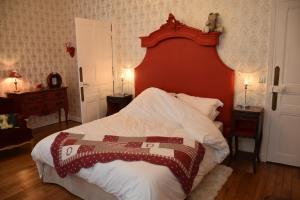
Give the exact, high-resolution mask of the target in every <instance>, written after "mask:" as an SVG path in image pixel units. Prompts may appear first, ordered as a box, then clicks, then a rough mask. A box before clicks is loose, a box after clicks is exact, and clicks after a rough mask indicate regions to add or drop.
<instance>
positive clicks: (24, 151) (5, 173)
mask: <svg viewBox="0 0 300 200" xmlns="http://www.w3.org/2000/svg"><path fill="white" fill-rule="evenodd" d="M75 125H78V123H75V122H70V123H69V127H71V126H75ZM65 128H66V125H65V124H64V123H62V124H54V125H50V126H47V127H43V128H39V129H36V130H34V137H35V141H36V142H37V141H39V140H40V139H41V138H43V137H45V136H47V135H49V134H51V133H54V132H57V131H59V130H63V129H65ZM231 167H232V168H233V169H234V172H233V174H232V176H231V177H230V178H229V179H228V181H227V183H226V184H225V185H224V187H223V188H222V190H221V191H220V192H219V195H218V197H217V200H263V199H264V198H265V197H270V198H267V199H268V200H283V199H289V200H300V169H299V168H295V167H289V166H284V165H278V164H272V163H260V164H258V167H257V173H256V174H252V173H251V162H250V161H247V160H234V161H232V163H231ZM271 197H274V198H271ZM275 197H276V198H275ZM0 199H7V200H18V199H26V200H35V199H37V200H47V199H51V200H53V199H55V200H68V199H79V198H77V197H75V196H73V195H72V194H70V193H69V192H67V191H66V190H65V189H63V188H61V187H60V186H56V185H54V184H43V183H42V182H41V180H40V179H39V177H38V173H37V170H36V167H35V164H34V162H33V161H32V159H31V156H30V146H29V145H28V146H24V147H20V148H17V149H14V150H10V151H2V152H0Z"/></svg>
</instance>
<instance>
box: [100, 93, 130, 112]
mask: <svg viewBox="0 0 300 200" xmlns="http://www.w3.org/2000/svg"><path fill="white" fill-rule="evenodd" d="M131 101H132V95H131V94H125V95H113V96H107V97H106V102H107V113H106V116H109V115H112V114H115V113H117V112H119V111H120V110H121V109H122V108H124V107H125V106H127V105H128V104H129V103H130V102H131Z"/></svg>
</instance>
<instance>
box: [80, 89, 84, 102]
mask: <svg viewBox="0 0 300 200" xmlns="http://www.w3.org/2000/svg"><path fill="white" fill-rule="evenodd" d="M80 94H81V95H80V96H81V101H82V102H84V89H83V87H80Z"/></svg>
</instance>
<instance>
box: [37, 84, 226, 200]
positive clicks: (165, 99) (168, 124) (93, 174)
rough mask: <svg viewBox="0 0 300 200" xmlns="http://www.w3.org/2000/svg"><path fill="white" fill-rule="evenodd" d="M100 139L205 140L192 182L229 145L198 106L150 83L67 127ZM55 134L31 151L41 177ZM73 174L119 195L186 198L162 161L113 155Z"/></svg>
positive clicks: (172, 199)
mask: <svg viewBox="0 0 300 200" xmlns="http://www.w3.org/2000/svg"><path fill="white" fill-rule="evenodd" d="M66 131H67V132H71V133H80V134H85V138H84V139H88V140H99V139H100V140H101V139H102V138H103V136H104V135H107V134H111V135H122V136H169V137H172V136H174V137H183V138H184V137H189V138H193V139H195V140H198V141H199V142H201V143H202V144H204V146H205V149H206V153H205V156H204V159H203V161H202V163H201V165H200V168H199V172H198V175H197V177H196V178H195V180H194V187H195V186H196V185H197V184H198V183H199V182H200V181H201V179H202V177H203V176H204V175H205V174H206V173H207V172H208V171H209V170H211V169H212V168H213V167H214V166H215V165H216V164H217V163H220V162H222V161H223V159H224V158H225V157H226V156H227V155H228V153H229V149H228V145H227V143H226V141H225V139H224V137H223V136H222V134H221V132H220V131H219V130H218V128H217V127H216V126H215V125H214V123H213V122H212V121H211V120H210V119H208V118H207V117H206V116H204V115H202V114H201V113H200V112H199V111H197V110H195V109H193V108H192V107H190V106H188V105H186V104H185V103H183V102H181V101H180V100H178V99H177V98H175V97H173V96H171V95H169V94H168V93H166V92H165V91H162V90H160V89H157V88H149V89H147V90H145V91H144V92H143V93H141V94H140V95H139V96H138V97H137V98H135V99H134V100H133V101H132V102H131V103H130V104H129V105H128V106H127V107H125V108H124V109H122V110H121V111H120V112H119V113H117V114H115V115H112V116H110V117H106V118H102V119H99V120H95V121H93V122H90V123H86V124H83V125H81V126H77V127H74V128H71V129H68V130H66ZM57 134H58V133H55V134H52V135H50V136H48V137H46V138H44V139H43V140H41V141H40V142H39V143H38V144H37V145H36V146H35V147H34V149H33V151H32V158H33V160H35V161H36V163H37V166H38V169H39V173H40V176H42V167H43V163H44V164H47V165H49V166H52V167H53V166H54V165H53V160H52V156H51V153H50V146H51V144H52V142H53V140H54V139H55V137H56V135H57ZM76 175H77V176H79V177H81V178H82V179H84V180H86V181H87V182H89V183H93V184H96V185H97V186H99V187H101V188H102V189H103V190H104V191H106V192H108V193H111V194H113V195H114V196H116V197H118V198H119V199H123V200H141V199H143V200H150V199H164V200H168V199H170V200H177V199H181V200H182V199H185V197H186V195H185V193H184V191H183V190H182V188H181V185H180V183H179V182H178V181H177V179H176V177H175V176H174V175H173V174H172V172H171V171H170V170H169V169H168V168H167V167H165V166H160V165H154V164H151V163H146V162H144V161H134V162H125V161H121V160H116V161H113V162H109V163H97V164H95V165H94V166H93V167H91V168H88V169H81V170H80V171H79V172H78V173H77V174H76Z"/></svg>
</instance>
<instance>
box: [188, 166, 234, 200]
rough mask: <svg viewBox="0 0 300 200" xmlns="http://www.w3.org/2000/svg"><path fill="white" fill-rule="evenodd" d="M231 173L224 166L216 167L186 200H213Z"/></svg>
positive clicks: (229, 169)
mask: <svg viewBox="0 0 300 200" xmlns="http://www.w3.org/2000/svg"><path fill="white" fill-rule="evenodd" d="M231 173H232V169H231V168H230V167H227V166H225V165H217V166H216V167H215V168H214V169H213V170H212V171H211V172H209V173H208V174H207V175H206V176H205V177H204V178H203V180H202V181H201V182H200V184H199V185H198V186H197V187H196V188H195V190H194V191H193V192H192V194H191V196H190V197H189V198H188V200H214V199H215V198H216V197H217V195H218V192H219V191H220V190H221V188H222V187H223V185H224V184H225V183H226V181H227V179H228V178H229V176H230V175H231Z"/></svg>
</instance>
